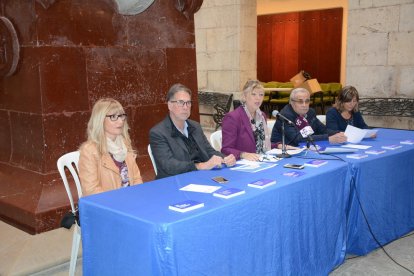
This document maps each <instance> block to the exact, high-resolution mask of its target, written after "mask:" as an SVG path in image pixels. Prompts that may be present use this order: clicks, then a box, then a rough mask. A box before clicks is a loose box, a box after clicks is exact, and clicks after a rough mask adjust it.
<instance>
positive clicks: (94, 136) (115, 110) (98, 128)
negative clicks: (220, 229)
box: [87, 98, 132, 154]
mask: <svg viewBox="0 0 414 276" xmlns="http://www.w3.org/2000/svg"><path fill="white" fill-rule="evenodd" d="M112 114H125V111H124V108H123V107H122V105H121V104H120V103H119V102H118V101H117V100H114V99H112V98H105V99H100V100H98V101H97V102H96V103H95V105H94V106H93V108H92V114H91V117H90V119H89V122H88V128H87V136H88V141H92V142H94V143H96V145H97V147H98V151H99V153H100V154H104V153H107V148H106V136H105V130H104V121H105V118H106V115H112ZM128 130H129V126H128V123H127V120H125V122H124V127H123V130H122V136H123V138H124V143H125V146H126V147H127V149H128V150H129V151H132V146H131V138H129V133H128Z"/></svg>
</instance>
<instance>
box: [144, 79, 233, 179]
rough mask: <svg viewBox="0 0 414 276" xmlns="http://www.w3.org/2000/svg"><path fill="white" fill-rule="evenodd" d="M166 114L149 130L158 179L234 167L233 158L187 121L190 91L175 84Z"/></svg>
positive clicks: (198, 127) (195, 124) (170, 91)
mask: <svg viewBox="0 0 414 276" xmlns="http://www.w3.org/2000/svg"><path fill="white" fill-rule="evenodd" d="M167 103H168V110H169V114H168V115H167V117H166V118H165V119H164V120H163V121H161V122H160V123H158V124H157V125H156V126H154V127H153V128H152V129H151V130H150V145H151V150H152V154H153V156H154V159H155V164H156V166H157V171H158V173H157V177H156V178H157V179H160V178H163V177H167V176H172V175H176V174H180V173H185V172H189V171H195V170H210V169H212V168H216V167H221V166H222V164H225V165H226V166H233V165H234V164H235V163H236V158H235V157H234V156H233V155H232V154H231V155H229V156H224V155H223V154H222V153H221V152H218V151H216V150H214V148H213V147H212V146H211V145H210V143H209V142H208V140H207V138H206V136H205V135H204V133H203V130H202V129H201V126H200V124H199V123H197V122H196V121H193V120H190V119H188V118H189V117H190V114H191V90H190V89H189V88H187V87H186V86H184V85H182V84H174V85H173V86H172V87H171V88H170V90H169V91H168V93H167Z"/></svg>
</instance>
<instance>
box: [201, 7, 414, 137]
mask: <svg viewBox="0 0 414 276" xmlns="http://www.w3.org/2000/svg"><path fill="white" fill-rule="evenodd" d="M256 1H257V6H256ZM252 3H254V5H255V6H254V7H253V6H252V5H253V4H252ZM337 7H342V8H343V9H344V14H343V20H344V22H343V31H342V50H341V83H342V84H344V85H353V86H355V87H357V89H358V91H359V93H360V95H361V96H362V97H385V98H388V97H408V98H414V51H413V45H414V16H412V15H413V14H414V0H332V1H326V0H314V1H308V0H252V1H250V0H204V3H203V6H202V7H201V9H200V11H199V12H198V13H197V14H196V18H195V26H196V43H197V45H196V49H197V73H198V74H197V76H198V85H199V88H200V89H207V90H210V91H217V92H223V91H228V92H231V91H239V90H240V88H241V86H242V85H243V83H244V82H245V81H246V80H247V78H256V74H257V73H256V72H257V71H256V70H257V68H256V62H257V61H256V59H257V58H256V55H257V49H256V47H257V45H256V39H257V34H256V33H255V30H257V14H271V13H284V12H291V11H304V10H314V9H327V8H337ZM252 9H256V12H254V11H252ZM233 38H235V39H233ZM223 49H224V50H223ZM220 52H221V54H220V55H219V54H218V53H220ZM229 64H230V65H231V67H230V66H229ZM237 97H238V96H237V95H236V98H237ZM374 119H375V121H373V120H372V121H371V120H369V121H368V124H370V122H372V125H375V126H384V127H396V128H406V129H414V118H411V117H400V118H395V120H394V119H392V118H387V120H385V119H384V118H382V117H380V118H374Z"/></svg>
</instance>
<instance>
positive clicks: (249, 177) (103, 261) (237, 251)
mask: <svg viewBox="0 0 414 276" xmlns="http://www.w3.org/2000/svg"><path fill="white" fill-rule="evenodd" d="M403 139H414V133H413V132H410V131H399V130H388V129H381V130H380V131H379V132H378V138H376V139H368V140H364V141H363V143H362V144H367V145H372V146H373V148H377V147H381V146H382V145H387V144H391V143H399V141H400V140H403ZM312 154H314V153H309V154H307V155H306V156H294V157H292V158H289V159H285V160H281V161H279V162H278V165H277V166H276V167H274V168H271V169H267V170H263V171H260V172H257V173H246V172H237V171H234V170H230V169H228V168H225V169H221V170H212V171H197V172H190V173H186V174H182V175H177V176H174V177H169V178H165V179H161V180H157V181H152V182H147V183H144V184H142V185H138V186H133V187H128V188H124V189H119V190H116V191H111V192H106V193H102V194H97V195H92V196H88V197H84V198H81V200H80V216H81V223H82V224H81V228H82V246H83V272H84V275H95V274H99V275H114V274H115V275H131V274H132V275H286V274H288V275H298V274H307V275H327V274H328V273H329V272H330V271H331V270H333V269H334V268H335V267H336V266H338V265H340V264H341V263H342V262H343V261H344V258H345V254H346V253H347V252H348V253H355V254H365V253H367V252H369V251H371V250H372V249H374V248H376V247H377V245H376V244H375V243H374V242H373V239H372V236H371V234H370V233H369V231H368V230H367V225H366V222H365V220H364V218H363V216H362V212H361V206H362V207H363V210H364V214H365V215H366V217H367V220H368V221H369V223H370V226H371V228H372V231H373V232H374V233H375V235H376V237H377V239H379V240H380V241H381V242H384V243H386V242H389V241H391V240H393V239H395V238H398V237H399V236H401V235H403V234H405V233H407V232H409V231H411V230H413V229H414V208H413V207H414V176H413V174H414V170H413V168H414V167H413V162H414V161H413V160H414V146H413V145H405V146H403V147H402V148H400V149H397V150H394V151H387V152H386V153H384V154H381V155H375V156H371V155H370V156H369V157H367V158H364V159H359V160H354V159H348V158H346V157H345V156H346V154H338V156H339V157H340V158H342V159H343V160H345V161H346V162H343V161H341V160H339V159H338V160H329V161H328V163H327V164H326V165H323V166H321V167H319V168H311V167H306V168H305V169H304V170H301V172H304V173H305V174H304V175H301V176H299V177H288V176H285V175H283V174H284V173H286V172H290V171H291V169H286V168H283V164H285V163H304V162H305V161H307V160H304V159H303V158H307V157H313V156H312ZM314 156H315V158H319V157H320V156H319V155H316V154H314ZM322 158H327V159H335V157H333V156H322ZM214 176H223V177H225V178H227V179H228V180H229V182H228V183H227V184H222V186H223V187H224V186H225V187H235V188H241V189H243V190H245V191H246V193H245V194H243V195H240V196H237V197H234V198H230V199H221V198H217V197H214V196H212V195H211V194H204V193H194V192H184V191H180V190H179V189H180V188H181V187H183V186H186V185H188V184H190V183H195V184H205V185H218V184H217V183H215V182H213V181H212V180H211V178H212V177H214ZM260 178H267V179H275V180H276V181H277V184H276V185H273V186H269V187H267V188H265V189H263V190H261V189H256V188H251V187H248V186H247V184H248V183H249V182H252V181H254V180H257V179H260ZM186 199H192V200H196V201H199V202H203V203H204V204H205V206H204V207H203V208H200V209H196V210H193V211H189V212H187V213H178V212H175V211H171V210H169V209H168V206H169V205H170V204H173V203H177V202H180V201H183V200H186ZM358 199H359V201H358ZM359 202H361V204H359Z"/></svg>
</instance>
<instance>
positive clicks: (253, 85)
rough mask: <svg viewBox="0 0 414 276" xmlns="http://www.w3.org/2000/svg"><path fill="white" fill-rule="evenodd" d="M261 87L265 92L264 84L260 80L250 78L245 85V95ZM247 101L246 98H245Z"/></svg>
mask: <svg viewBox="0 0 414 276" xmlns="http://www.w3.org/2000/svg"><path fill="white" fill-rule="evenodd" d="M255 89H260V90H261V91H262V92H264V89H263V85H262V84H261V83H260V81H258V80H248V81H247V82H246V83H245V84H244V86H243V96H244V97H246V96H247V94H249V93H252V92H253V90H255ZM243 101H245V99H243Z"/></svg>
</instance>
